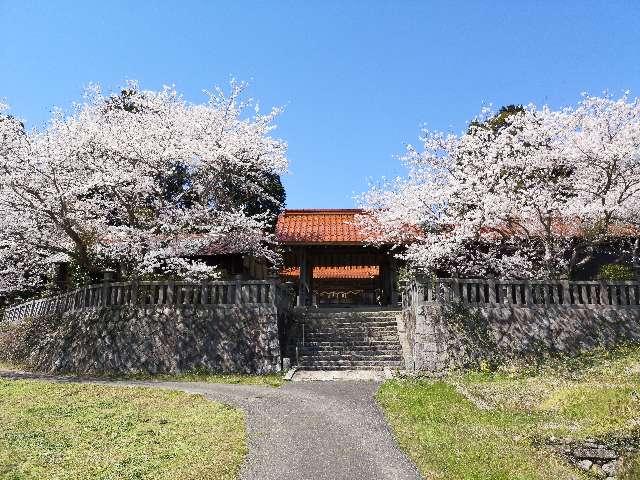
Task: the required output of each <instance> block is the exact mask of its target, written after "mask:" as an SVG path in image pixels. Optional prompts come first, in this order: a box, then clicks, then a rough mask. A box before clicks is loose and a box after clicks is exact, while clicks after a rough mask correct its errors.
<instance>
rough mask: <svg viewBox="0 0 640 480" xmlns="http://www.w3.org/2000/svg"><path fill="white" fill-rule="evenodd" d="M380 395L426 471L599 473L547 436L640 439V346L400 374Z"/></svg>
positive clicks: (512, 475) (635, 469) (520, 475)
mask: <svg viewBox="0 0 640 480" xmlns="http://www.w3.org/2000/svg"><path fill="white" fill-rule="evenodd" d="M377 400H378V402H379V404H380V405H381V407H382V408H383V409H384V411H385V414H386V416H387V418H388V420H389V422H390V424H391V425H392V428H393V430H394V432H395V434H396V437H397V439H398V442H399V444H400V446H401V447H402V448H403V449H404V450H405V451H406V452H407V453H408V455H409V456H410V457H411V458H412V459H413V460H414V461H415V462H416V464H417V465H418V467H419V469H420V470H421V472H422V473H423V475H424V476H425V478H434V479H435V478H446V479H453V480H455V479H464V480H485V479H486V480H489V479H491V480H498V479H505V480H507V479H523V480H524V479H541V480H546V479H549V480H550V479H567V480H568V479H575V478H594V477H589V476H587V474H585V473H583V472H581V471H578V470H577V469H575V468H574V467H572V466H571V465H569V464H568V463H567V462H565V461H564V460H563V459H562V458H561V457H559V456H557V455H555V454H553V453H552V451H551V450H550V449H549V448H548V447H546V446H545V442H546V440H547V439H549V438H551V437H560V438H571V439H575V440H584V439H587V438H597V439H602V440H604V441H606V442H629V441H631V442H632V443H634V442H635V443H638V442H640V348H639V347H626V348H620V349H616V350H613V351H602V350H601V351H596V352H591V353H589V354H585V355H583V356H580V357H577V358H571V359H568V358H566V359H554V360H551V361H549V362H546V363H544V364H542V365H538V366H536V367H535V368H532V367H529V368H526V369H523V368H514V367H512V368H506V369H503V370H501V371H498V372H493V373H468V374H460V375H451V376H448V377H446V378H444V379H442V380H438V381H434V380H427V379H423V380H412V379H405V380H394V381H390V382H387V383H385V384H384V385H383V386H382V387H381V388H380V390H379V392H378V394H377ZM626 470H627V471H626V473H624V474H623V475H622V477H621V478H628V479H637V478H640V458H638V457H637V456H636V457H635V458H633V457H632V458H629V459H628V461H627V462H626Z"/></svg>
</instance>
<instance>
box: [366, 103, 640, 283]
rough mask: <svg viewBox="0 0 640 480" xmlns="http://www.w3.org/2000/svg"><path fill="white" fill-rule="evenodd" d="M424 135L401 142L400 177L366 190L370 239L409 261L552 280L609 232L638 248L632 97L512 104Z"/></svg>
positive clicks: (637, 145) (639, 144) (638, 142)
mask: <svg viewBox="0 0 640 480" xmlns="http://www.w3.org/2000/svg"><path fill="white" fill-rule="evenodd" d="M421 140H422V143H423V149H422V150H421V151H418V150H417V149H415V148H413V147H411V146H410V147H408V149H407V154H406V155H405V157H404V162H405V164H406V166H407V169H408V174H407V176H406V177H405V178H399V179H396V180H395V181H394V182H390V183H387V184H384V185H383V186H382V187H380V186H376V187H375V188H372V189H371V190H370V191H369V192H367V193H365V194H364V195H363V196H361V199H360V200H361V203H362V206H363V207H364V208H365V210H366V215H363V216H362V217H361V218H360V220H359V221H360V224H361V226H362V228H364V229H365V230H366V231H367V232H368V233H369V234H370V235H372V236H373V237H374V238H375V240H376V241H378V242H383V243H385V242H386V243H389V242H390V243H394V244H396V245H404V249H403V253H402V254H401V255H402V257H403V258H404V259H406V260H408V261H409V262H410V263H411V264H412V265H413V266H415V267H416V268H418V269H422V270H426V271H431V272H443V273H446V274H458V275H464V276H483V275H499V276H505V277H543V278H545V277H547V278H548V277H559V276H567V275H571V274H572V273H573V271H574V270H575V268H576V267H577V266H578V265H579V264H580V263H581V262H584V261H585V259H586V258H588V256H589V255H590V254H592V253H593V252H594V251H596V250H597V249H598V248H599V247H600V246H602V245H605V244H607V243H609V242H611V241H612V239H616V238H617V239H622V241H623V243H624V242H626V243H629V241H630V242H631V243H633V244H634V245H636V247H635V248H636V250H637V241H636V240H637V238H638V237H639V236H640V220H638V219H639V218H640V101H639V100H638V99H634V100H632V99H630V97H629V96H628V94H625V95H623V96H622V97H620V98H618V99H615V98H613V97H611V96H609V95H604V96H602V97H597V96H589V95H584V96H583V98H582V100H581V101H580V102H579V104H578V105H577V106H576V107H572V108H564V109H561V110H552V109H551V108H549V107H547V106H543V107H542V108H537V107H536V106H535V105H528V106H526V107H511V110H505V109H503V110H502V111H501V112H498V114H496V115H495V116H493V117H488V118H487V117H485V118H483V119H481V120H478V121H474V122H473V123H472V124H471V125H470V126H469V128H468V131H467V132H465V133H464V134H461V135H453V134H449V135H445V134H443V133H439V132H429V131H423V133H422V137H421ZM412 230H413V231H414V232H415V233H414V234H413V235H410V236H409V238H407V232H411V231H412ZM636 256H637V255H636Z"/></svg>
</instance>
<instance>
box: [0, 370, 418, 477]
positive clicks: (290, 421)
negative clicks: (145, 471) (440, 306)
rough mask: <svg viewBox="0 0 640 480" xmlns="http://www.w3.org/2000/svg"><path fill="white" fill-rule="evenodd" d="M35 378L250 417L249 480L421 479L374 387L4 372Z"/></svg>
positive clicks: (6, 375) (2, 374)
mask: <svg viewBox="0 0 640 480" xmlns="http://www.w3.org/2000/svg"><path fill="white" fill-rule="evenodd" d="M0 377H3V378H14V379H15V378H37V379H43V380H49V381H61V382H77V381H80V382H92V383H101V384H113V385H132V386H150V387H156V388H169V389H175V390H182V391H185V392H190V393H199V394H202V395H203V396H205V397H206V398H208V399H211V400H215V401H219V402H222V403H226V404H230V405H234V406H237V407H240V408H242V409H243V410H244V411H245V412H246V413H247V424H248V430H249V454H248V456H247V459H246V463H245V465H244V468H243V471H242V475H241V478H242V479H245V480H272V479H273V480H276V479H277V480H307V479H308V480H343V479H344V480H387V479H388V480H405V479H411V480H417V479H420V478H421V477H420V475H419V473H418V471H417V470H416V468H415V466H414V465H413V464H412V463H411V462H410V461H409V460H408V459H407V457H406V456H405V455H404V454H403V453H402V452H401V451H400V450H399V449H398V447H397V445H396V443H395V441H394V439H393V436H392V434H391V432H390V431H389V428H388V426H387V423H386V422H385V420H384V417H383V415H382V413H381V411H380V409H379V408H378V406H377V405H376V403H375V401H374V399H373V395H374V394H375V392H376V390H377V388H378V383H375V382H295V383H287V384H286V385H284V386H282V387H280V388H270V387H258V386H248V385H225V384H213V383H191V382H154V381H94V380H90V379H77V378H69V377H49V376H36V375H31V374H25V373H15V372H0Z"/></svg>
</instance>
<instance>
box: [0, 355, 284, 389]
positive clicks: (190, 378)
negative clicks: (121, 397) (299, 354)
mask: <svg viewBox="0 0 640 480" xmlns="http://www.w3.org/2000/svg"><path fill="white" fill-rule="evenodd" d="M0 370H5V371H11V372H17V371H29V370H28V369H27V368H26V367H24V366H21V365H15V364H11V363H6V362H1V361H0ZM32 373H37V372H32ZM67 376H74V375H72V374H69V375H67ZM81 376H85V375H81ZM86 377H92V378H99V379H107V380H151V381H164V382H204V383H231V384H236V385H260V386H266V387H280V386H282V384H283V383H285V380H284V378H283V377H282V375H281V374H277V373H273V374H266V375H249V374H243V373H215V372H209V371H206V370H194V371H192V372H185V373H175V374H163V373H159V374H151V373H132V374H118V375H97V376H91V375H86Z"/></svg>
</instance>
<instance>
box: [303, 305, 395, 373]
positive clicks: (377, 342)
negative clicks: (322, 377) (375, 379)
mask: <svg viewBox="0 0 640 480" xmlns="http://www.w3.org/2000/svg"><path fill="white" fill-rule="evenodd" d="M398 314H399V311H398V310H380V309H350V310H346V309H343V310H338V309H316V310H308V311H306V312H305V313H304V314H302V316H301V318H300V322H301V323H303V324H304V335H303V334H302V328H299V329H298V335H297V342H295V341H294V342H293V344H292V345H291V348H292V349H293V350H294V351H295V348H296V346H297V349H298V356H297V359H298V368H300V369H304V370H383V369H385V368H388V369H391V370H400V369H403V368H404V366H403V360H402V358H403V357H402V348H401V346H400V339H399V336H398V328H397V325H396V315H398ZM292 358H293V359H295V358H296V357H295V354H293V355H292Z"/></svg>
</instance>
